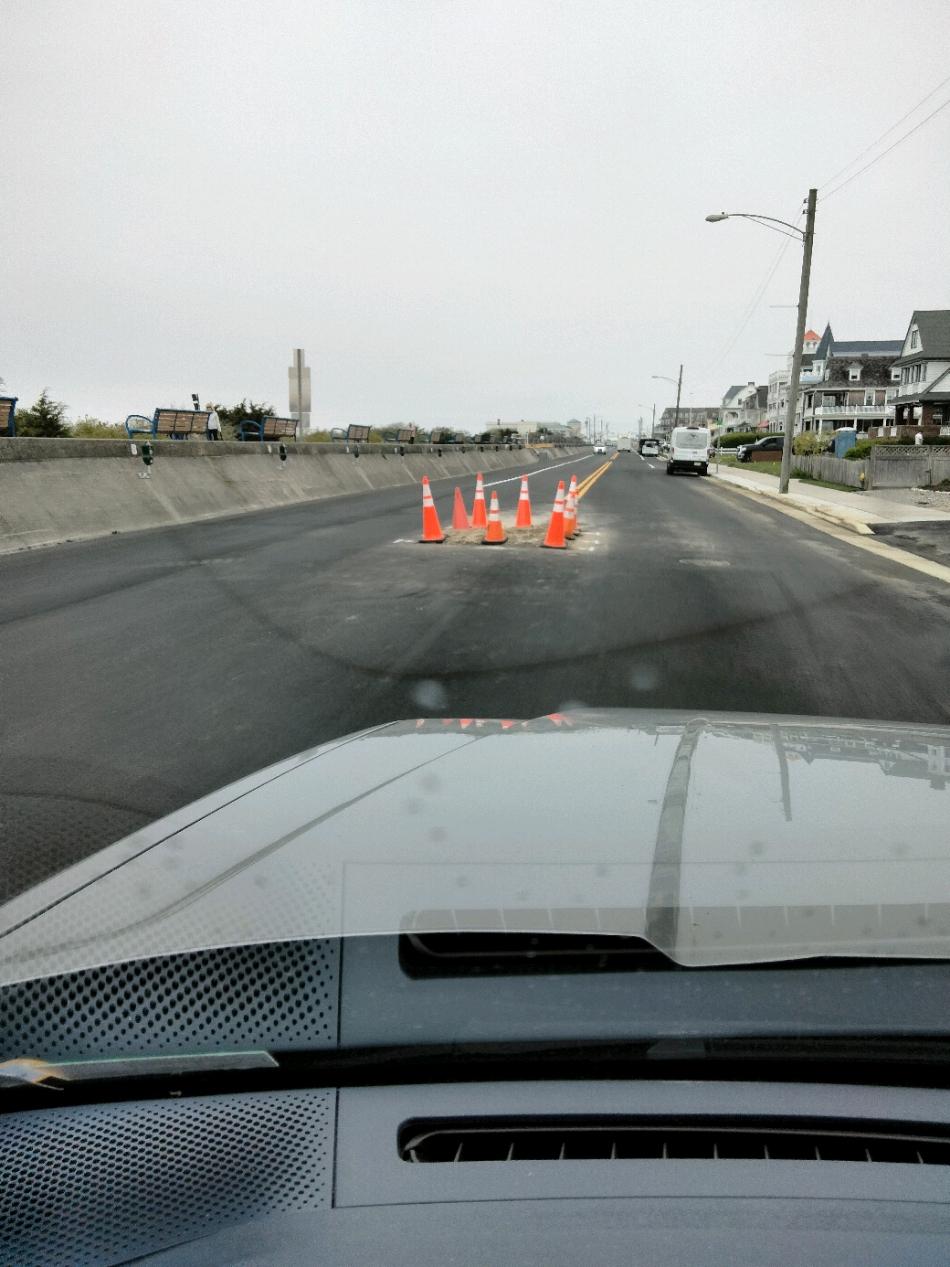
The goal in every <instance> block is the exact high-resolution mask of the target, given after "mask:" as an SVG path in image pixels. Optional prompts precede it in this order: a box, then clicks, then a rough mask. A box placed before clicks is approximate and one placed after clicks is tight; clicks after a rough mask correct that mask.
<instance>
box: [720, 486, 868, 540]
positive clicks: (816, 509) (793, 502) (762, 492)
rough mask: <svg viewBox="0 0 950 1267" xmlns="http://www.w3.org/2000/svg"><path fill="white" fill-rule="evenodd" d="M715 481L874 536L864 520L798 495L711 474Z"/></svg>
mask: <svg viewBox="0 0 950 1267" xmlns="http://www.w3.org/2000/svg"><path fill="white" fill-rule="evenodd" d="M711 474H712V476H713V479H716V480H718V481H719V485H720V487H724V488H736V489H740V490H741V491H742V492H744V493H752V494H753V495H754V496H759V497H764V498H766V499H767V500H768V501H776V502H779V503H780V504H781V505H783V506H794V507H795V509H796V510H800V511H802V512H803V514H806V515H814V516H815V518H816V519H824V520H826V521H827V522H828V523H832V524H834V525H835V526H836V527H838V528H847V529H848V530H849V531H850V532H856V533H857V534H858V535H859V536H862V537H870V536H873V535H874V529H873V528H871V527H869V526H868V523H867V521H866V520H864V519H856V518H854V517H853V516H851V515H848V514H847V512H842V511H836V510H832V509H831V508H830V507H829V508H827V509H826V508H825V507H824V506H816V505H815V503H814V502H812V501H806V500H803V499H802V497H801V496H800V495H799V494H798V493H784V494H783V493H780V492H778V490H777V489H772V488H762V487H760V486H757V485H755V484H751V483H746V482H745V481H743V482H742V483H741V484H740V483H739V481H738V480H735V479H723V478H722V476H719V475H716V474H715V472H711Z"/></svg>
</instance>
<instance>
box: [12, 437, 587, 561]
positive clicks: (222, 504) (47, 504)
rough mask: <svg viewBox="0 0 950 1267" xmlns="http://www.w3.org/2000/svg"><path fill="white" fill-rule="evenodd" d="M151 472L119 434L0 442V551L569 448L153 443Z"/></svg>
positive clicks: (492, 466)
mask: <svg viewBox="0 0 950 1267" xmlns="http://www.w3.org/2000/svg"><path fill="white" fill-rule="evenodd" d="M153 447H154V451H155V458H154V462H153V464H152V466H151V478H150V479H141V478H140V473H141V472H142V471H143V470H144V469H145V468H144V465H143V463H142V459H141V457H140V456H132V454H131V451H130V446H129V444H128V442H127V441H124V440H68V439H67V440H59V439H55V440H54V439H49V440H47V439H34V438H31V437H18V438H14V439H0V553H8V552H10V551H12V550H19V549H23V548H25V547H28V546H36V545H52V544H55V543H57V542H62V541H71V540H81V539H83V538H89V537H99V536H108V535H110V534H111V533H115V532H133V531H137V530H139V529H143V528H159V527H165V526H167V525H169V524H179V523H191V522H194V521H196V520H200V519H215V518H220V517H222V516H225V515H235V514H241V513H244V512H248V511H254V510H267V509H272V508H275V507H280V506H289V505H293V504H296V503H299V502H306V501H317V500H320V499H322V498H326V497H341V496H346V495H351V494H353V493H365V492H367V491H370V490H372V489H384V488H394V487H397V486H399V485H407V484H418V483H420V482H421V480H422V476H423V475H428V476H429V478H430V479H431V480H438V479H444V478H452V477H456V478H459V479H461V478H463V477H468V476H473V475H474V474H475V472H476V471H480V470H481V471H498V470H518V469H520V468H522V467H524V468H525V469H527V470H530V469H531V468H532V467H537V466H538V464H539V463H543V464H547V463H549V462H553V461H557V460H559V459H563V458H565V457H569V456H571V455H572V454H576V455H578V456H580V455H581V454H583V453H586V452H588V450H587V449H578V448H569V449H568V448H565V449H558V448H554V449H552V448H546V449H545V450H544V451H543V452H542V451H539V450H535V449H521V450H509V449H506V448H505V447H500V448H498V449H495V448H494V446H488V445H486V446H484V447H482V448H481V449H480V448H479V447H478V446H475V445H465V446H464V452H463V451H462V446H458V447H456V446H442V447H441V449H440V448H439V446H430V445H406V446H405V451H404V453H403V454H399V453H397V452H396V451H395V446H393V445H391V444H389V445H361V446H359V450H358V455H357V450H356V448H355V446H351V448H350V449H349V450H347V447H346V446H345V445H342V444H327V445H323V444H321V445H316V444H291V445H288V446H287V451H288V458H287V461H286V462H282V461H281V460H280V457H279V456H278V446H277V444H276V443H272V444H269V445H268V444H264V445H261V444H227V443H223V442H222V443H209V442H206V441H174V440H166V441H161V440H159V441H156V442H154V446H153Z"/></svg>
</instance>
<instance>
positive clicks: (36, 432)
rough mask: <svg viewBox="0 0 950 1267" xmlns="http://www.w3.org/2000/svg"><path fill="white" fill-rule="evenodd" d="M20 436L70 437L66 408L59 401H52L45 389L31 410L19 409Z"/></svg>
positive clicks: (17, 421)
mask: <svg viewBox="0 0 950 1267" xmlns="http://www.w3.org/2000/svg"><path fill="white" fill-rule="evenodd" d="M16 433H17V435H18V436H68V435H69V428H68V426H67V425H66V406H65V405H64V404H63V403H62V401H59V400H50V398H49V392H48V390H47V389H46V388H45V387H44V388H43V390H42V391H41V392H40V395H39V398H38V399H37V401H36V404H35V405H33V407H32V408H31V409H18V410H17V415H16Z"/></svg>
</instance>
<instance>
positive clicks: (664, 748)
mask: <svg viewBox="0 0 950 1267" xmlns="http://www.w3.org/2000/svg"><path fill="white" fill-rule="evenodd" d="M948 779H950V728H947V727H929V728H921V727H915V726H906V725H895V724H889V723H888V724H885V723H881V724H873V723H867V722H848V721H829V720H827V719H820V720H819V719H802V718H791V717H774V716H756V715H748V714H742V715H738V714H707V715H703V716H694V715H692V714H687V713H679V712H647V711H639V710H634V711H613V710H610V711H583V712H581V711H578V712H567V713H559V714H553V715H551V716H548V717H542V718H537V719H534V720H530V721H516V720H507V719H496V720H486V719H470V718H461V719H459V718H453V719H431V718H427V719H421V720H416V721H403V722H394V723H392V724H389V725H384V726H380V727H378V728H375V729H373V730H370V731H365V732H361V733H359V734H356V735H351V736H347V737H346V738H343V739H340V740H338V741H336V742H334V743H330V744H326V745H324V746H322V747H320V748H317V749H315V750H312V751H309V752H305V753H302V754H300V755H299V756H297V757H293V758H291V759H289V760H286V761H284V762H281V763H280V764H278V765H275V766H271V767H269V768H268V769H266V770H263V771H261V772H260V773H258V774H256V775H253V776H251V777H249V778H246V779H243V780H241V781H240V782H238V783H235V784H232V785H231V786H229V787H226V788H224V789H222V790H221V791H219V792H217V793H215V794H213V795H210V796H207V797H204V798H203V799H202V800H200V801H198V802H196V803H195V804H193V805H191V806H188V807H186V808H184V809H181V810H178V811H176V812H175V813H173V814H171V815H169V816H168V817H167V818H164V819H162V820H160V821H158V822H156V823H154V824H152V825H151V826H150V827H148V828H146V829H143V830H142V831H139V832H136V833H135V834H134V835H132V836H129V837H127V838H126V839H125V840H122V841H120V842H118V843H116V844H114V845H110V846H109V847H108V848H106V849H104V850H102V851H101V852H100V853H97V854H94V855H92V856H91V857H89V858H87V859H85V860H84V861H82V862H80V863H78V864H77V865H75V866H73V867H71V868H69V869H68V870H65V871H63V872H61V873H59V874H58V875H56V876H54V877H53V878H51V879H49V880H47V881H45V882H43V883H42V884H39V885H37V886H36V887H34V888H32V889H30V890H28V891H26V892H24V893H22V894H21V895H19V896H18V897H17V898H15V899H14V900H13V901H11V902H9V903H7V904H6V905H5V906H4V907H3V908H2V909H0V984H6V983H10V982H13V981H18V980H24V979H28V978H34V977H39V976H47V975H50V974H53V973H61V972H67V971H74V970H77V969H80V968H89V967H94V966H98V965H102V964H106V963H112V962H117V961H122V960H130V959H137V958H144V957H147V956H153V955H167V954H173V953H179V952H185V951H194V950H200V949H208V948H212V947H221V946H228V945H237V944H247V943H252V942H271V941H282V940H289V939H297V938H313V937H333V936H339V935H350V934H367V933H393V932H397V931H400V930H404V929H407V928H411V929H415V930H425V931H439V932H444V931H454V930H460V929H461V930H473V931H474V930H482V931H498V930H518V931H554V932H592V931H595V932H597V931H599V932H617V933H626V934H633V935H638V936H643V937H645V938H647V939H648V940H649V941H651V942H652V943H653V944H654V945H655V946H657V947H658V948H659V949H660V950H662V951H664V952H665V953H666V954H668V955H670V957H671V958H673V959H674V960H676V961H677V962H679V963H683V964H689V965H701V964H711V963H729V962H756V961H767V960H775V959H787V958H795V957H805V956H811V955H818V954H821V955H825V954H838V955H854V954H859V955H875V956H876V955H880V956H895V955H899V956H906V955H920V956H932V957H947V956H948V955H950V903H948V902H947V901H946V900H944V899H945V898H947V897H948V896H950V797H948V794H947V783H948ZM934 899H936V900H934Z"/></svg>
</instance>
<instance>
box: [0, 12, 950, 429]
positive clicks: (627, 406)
mask: <svg viewBox="0 0 950 1267" xmlns="http://www.w3.org/2000/svg"><path fill="white" fill-rule="evenodd" d="M0 15H2V29H3V40H2V46H3V54H4V55H3V73H2V76H0V102H2V109H0V158H2V166H0V176H2V181H3V187H4V188H3V198H2V200H0V275H2V278H3V285H2V307H0V376H2V377H3V379H4V380H5V384H6V386H5V389H4V390H6V391H8V392H12V393H13V394H16V395H18V396H19V397H20V399H21V401H22V402H23V403H24V404H26V403H29V402H31V401H32V400H33V399H34V398H35V397H36V395H37V394H38V392H39V391H40V389H41V388H42V387H44V386H45V387H48V388H49V390H50V393H51V394H52V395H53V396H54V397H56V398H58V399H61V400H63V401H65V402H66V403H67V404H68V406H69V410H70V414H71V416H73V417H76V416H78V415H80V414H83V413H87V412H88V413H91V414H93V415H96V416H99V417H102V418H105V419H108V420H119V421H121V420H122V419H123V418H124V417H125V415H126V414H127V413H130V412H140V413H147V414H151V412H152V410H153V408H154V407H155V406H156V405H167V404H178V403H181V404H187V403H189V397H190V393H191V392H192V391H197V392H199V393H200V395H201V397H202V399H203V400H205V399H210V398H213V399H215V400H217V401H220V402H223V403H226V404H228V403H232V402H234V401H237V400H240V399H241V397H242V396H245V395H249V396H252V397H254V398H255V399H262V398H263V399H266V400H268V401H270V402H271V403H272V404H274V405H275V406H276V407H277V408H278V409H279V410H281V411H284V410H286V408H287V403H288V402H287V366H288V365H289V363H290V355H291V349H292V348H293V347H294V346H302V347H303V348H305V349H306V353H307V358H308V362H309V364H310V365H311V366H312V376H313V423H314V425H323V424H329V423H337V422H339V423H344V424H346V423H350V422H370V423H378V424H385V423H388V422H393V421H408V420H414V421H416V422H419V423H420V424H431V423H434V422H446V423H455V424H456V425H458V426H462V427H465V426H477V425H479V424H481V423H483V422H485V421H487V420H489V419H494V418H498V417H501V418H505V419H519V418H530V419H541V420H559V419H561V420H563V419H567V418H569V417H572V416H578V417H581V418H583V417H586V416H588V415H589V414H591V413H596V414H598V415H603V416H605V417H606V418H607V419H608V420H611V421H612V422H614V423H615V424H622V423H623V422H626V421H635V420H636V418H637V417H638V416H639V415H640V414H645V416H646V417H647V418H649V413H650V409H649V407H650V405H651V404H652V402H654V401H656V402H657V404H658V410H659V409H660V408H662V407H663V406H665V405H667V404H669V403H671V401H672V394H673V392H674V391H675V389H674V388H672V387H671V386H670V385H669V384H667V383H663V382H655V381H653V380H652V379H651V377H650V376H651V374H666V375H670V376H675V375H676V372H677V367H678V365H679V363H680V361H682V362H683V363H684V364H685V370H684V391H683V401H684V403H686V404H690V403H691V404H694V405H699V404H707V403H718V401H719V400H720V399H721V397H722V395H723V392H724V391H725V389H726V388H727V387H728V386H729V385H730V384H731V383H742V382H746V381H748V380H751V379H756V380H757V381H759V382H764V381H766V379H767V376H768V374H769V372H770V370H772V369H774V368H775V367H776V366H777V365H779V364H780V361H779V360H777V359H776V358H774V357H771V356H769V355H768V354H769V353H777V352H784V351H786V350H787V349H788V348H789V347H790V346H791V342H792V335H793V332H794V320H795V313H794V311H793V310H792V309H791V308H775V307H770V306H769V305H777V304H794V302H795V300H796V299H797V293H798V272H799V268H800V260H801V249H800V247H799V246H798V245H797V244H796V243H794V242H791V241H789V242H788V243H787V250H786V251H785V254H784V256H783V258H782V259H781V261H780V263H779V264H778V267H777V270H776V272H775V274H774V277H773V278H772V280H771V282H770V283H769V285H768V286H767V287H766V288H765V289H764V293H763V296H762V301H761V304H760V306H759V307H758V309H757V311H756V312H755V313H754V315H753V316H752V318H751V320H750V321H749V322H748V324H747V325H746V327H745V329H744V331H742V332H741V333H739V334H738V337H735V336H736V334H737V331H738V330H739V327H740V323H741V322H742V319H743V316H744V315H745V314H746V312H747V309H748V307H749V305H750V301H751V300H752V299H753V296H754V294H755V293H756V291H757V290H758V289H759V288H760V286H761V284H762V283H763V281H764V279H765V276H766V274H767V273H768V270H769V268H770V266H771V265H772V263H773V262H774V261H775V259H776V256H777V253H778V251H779V250H781V248H782V246H783V243H785V239H783V238H781V237H779V236H777V235H775V234H772V233H770V232H767V231H766V230H764V229H762V228H760V227H758V226H757V225H755V224H752V223H749V222H747V221H741V220H735V221H732V222H727V223H722V224H718V225H710V224H706V223H705V222H704V219H703V217H704V216H705V215H706V213H707V212H709V211H713V210H718V209H721V208H725V209H727V210H728V209H732V210H737V211H758V212H764V213H767V214H770V215H774V216H778V217H780V218H782V219H794V218H795V216H796V215H797V213H798V211H799V208H800V206H801V204H802V202H803V199H804V196H805V194H806V191H807V189H808V186H809V185H810V184H816V185H818V186H822V185H826V189H830V188H831V187H832V185H833V182H831V183H829V182H830V178H832V177H833V176H834V175H835V174H836V173H837V172H838V171H839V169H840V168H842V167H844V165H845V164H847V163H848V162H849V161H850V160H852V159H853V158H855V157H856V156H857V155H858V154H859V153H860V152H861V151H862V150H863V149H864V148H865V147H866V146H868V145H869V144H870V143H871V142H873V141H874V140H875V139H876V138H877V137H878V136H879V134H880V133H882V132H883V131H884V130H885V129H887V128H888V127H890V125H891V124H893V123H895V122H896V121H897V120H898V119H899V118H900V116H901V115H902V114H903V113H904V112H905V111H906V110H908V109H910V107H911V106H913V105H914V104H915V103H916V102H917V101H919V99H920V98H921V97H922V96H923V95H924V94H925V93H927V92H928V91H929V90H930V89H931V88H934V87H935V86H936V85H937V84H938V83H940V81H941V80H942V79H944V78H945V77H946V76H947V74H948V71H950V67H948V64H947V49H948V47H950V5H948V4H947V3H946V0H904V3H901V4H896V3H893V2H891V3H882V2H881V0H865V2H864V3H863V4H861V5H855V4H854V3H853V2H852V3H847V4H846V3H843V2H841V0H824V3H810V2H809V3H783V4H778V3H771V4H770V3H766V2H763V0H737V2H733V3H730V2H729V0H716V3H700V2H690V3H681V2H679V0H656V2H653V0H648V2H647V3H632V2H626V3H608V2H606V0H605V2H598V0H569V2H567V3H558V2H557V0H537V2H535V0H504V2H501V0H474V2H471V3H469V2H468V0H466V2H460V3H453V2H452V0H441V2H438V3H430V0H385V2H378V3H371V2H367V0H343V2H341V3H329V2H327V0H316V2H314V0H240V3H238V2H237V0H234V2H233V3H232V2H222V0H195V2H194V3H190V4H186V3H184V2H183V0H182V2H178V0H176V2H175V3H170V2H169V3H162V2H156V0H96V2H94V3H87V2H86V0H0ZM948 93H950V87H947V88H944V89H943V90H942V92H941V93H938V94H937V95H936V96H935V97H934V98H933V99H932V100H931V101H930V102H929V103H928V105H926V106H925V107H922V109H921V110H920V111H919V112H918V113H917V114H915V115H914V116H912V117H911V119H910V120H908V122H907V124H906V125H905V126H904V127H902V128H900V129H898V130H897V131H896V132H895V133H893V135H892V136H890V137H889V138H888V140H891V139H895V138H896V137H897V136H898V135H900V133H901V132H902V131H905V130H906V128H907V127H909V126H911V125H912V124H913V122H915V121H916V119H917V118H920V117H923V115H925V114H926V113H927V112H928V110H930V109H932V108H933V107H934V106H936V105H938V104H939V103H940V101H942V100H943V99H944V98H945V97H946V96H947V95H948ZM882 148H884V146H883V144H882V145H881V146H880V147H879V149H882ZM873 153H874V151H872V155H873ZM870 156H871V155H869V156H868V157H870ZM948 157H950V108H948V109H947V110H945V111H943V112H942V113H941V114H940V115H938V116H937V117H936V118H934V119H933V121H932V122H931V123H929V124H927V125H926V126H925V127H923V128H922V129H921V130H920V131H919V132H918V133H917V134H915V135H914V136H912V137H911V138H910V139H909V140H907V141H906V142H905V143H904V144H903V145H901V146H900V147H899V148H897V149H896V150H895V151H894V153H893V154H891V155H888V156H887V157H886V158H884V159H883V160H882V161H881V162H879V163H877V164H876V165H875V166H874V167H873V168H872V169H871V170H869V171H868V172H867V173H865V174H864V175H862V176H860V177H859V178H858V179H856V180H854V181H853V182H852V183H850V184H849V185H847V187H846V188H843V189H842V190H841V191H840V192H838V193H835V194H834V195H833V196H832V197H829V198H828V200H827V202H823V201H821V198H820V199H819V206H818V221H817V235H816V245H815V257H814V268H813V285H812V298H811V302H810V304H809V313H808V316H809V322H810V324H812V325H813V326H815V328H816V329H818V330H820V329H822V328H823V326H824V323H825V322H826V321H827V320H830V321H831V322H832V325H833V328H834V330H835V334H836V335H837V336H838V337H839V338H850V339H854V338H862V337H864V338H878V339H879V338H899V337H901V336H902V335H903V333H904V330H905V328H906V325H907V321H908V318H909V316H910V313H911V311H912V309H914V308H915V307H916V308H941V307H943V308H946V307H950V251H948V249H947V247H948V238H950V233H948V228H947V226H948V216H950V162H948ZM846 174H847V173H846ZM730 343H732V345H733V346H732V347H731V348H730V347H729V344H730Z"/></svg>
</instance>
